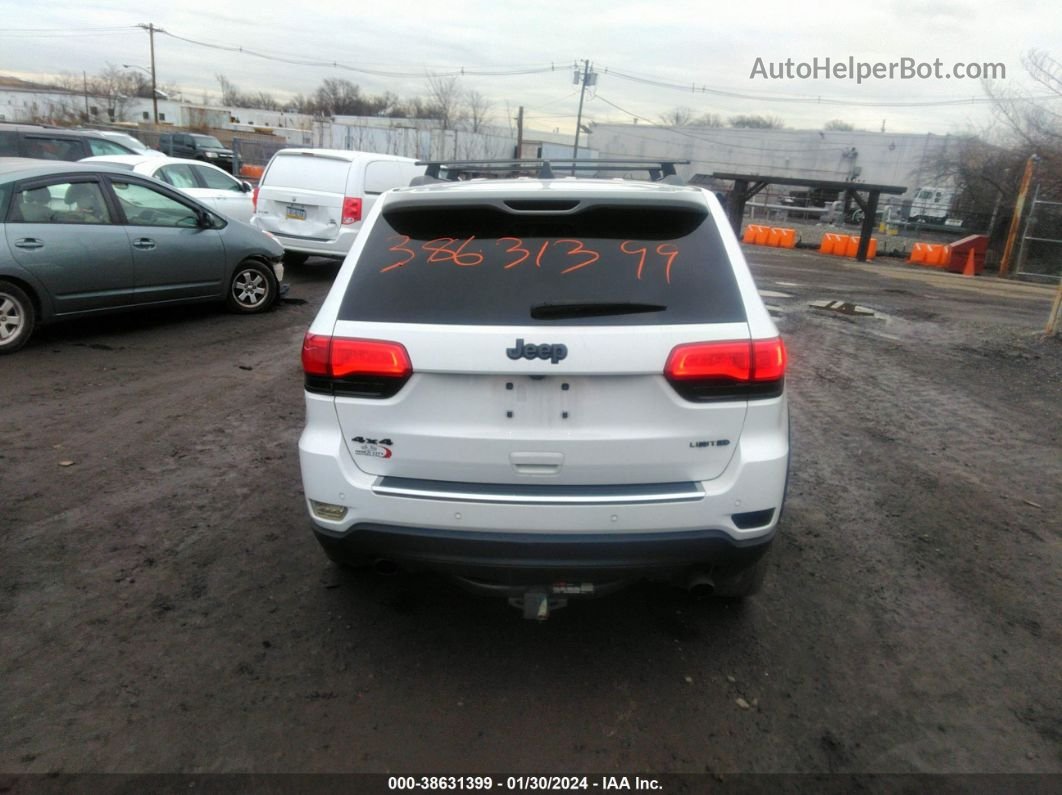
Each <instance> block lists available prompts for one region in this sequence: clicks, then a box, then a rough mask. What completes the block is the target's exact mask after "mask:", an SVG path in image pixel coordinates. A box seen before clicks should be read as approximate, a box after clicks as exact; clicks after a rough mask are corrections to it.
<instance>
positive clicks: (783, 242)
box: [778, 227, 796, 248]
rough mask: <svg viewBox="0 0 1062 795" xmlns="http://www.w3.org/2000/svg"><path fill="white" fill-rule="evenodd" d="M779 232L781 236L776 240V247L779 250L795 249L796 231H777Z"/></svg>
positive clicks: (784, 229) (783, 229)
mask: <svg viewBox="0 0 1062 795" xmlns="http://www.w3.org/2000/svg"><path fill="white" fill-rule="evenodd" d="M778 231H779V232H781V236H780V237H779V240H778V245H779V246H780V247H781V248H796V230H795V229H788V228H784V227H783V228H782V229H779V230H778Z"/></svg>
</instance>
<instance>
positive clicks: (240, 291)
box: [0, 159, 283, 353]
mask: <svg viewBox="0 0 1062 795" xmlns="http://www.w3.org/2000/svg"><path fill="white" fill-rule="evenodd" d="M282 255H283V248H281V246H280V244H279V243H277V242H276V241H275V240H274V239H272V238H271V237H269V236H268V235H263V234H262V233H261V232H259V231H258V230H256V229H253V228H252V227H251V226H249V225H247V224H244V223H241V222H239V221H233V220H231V219H228V218H226V217H224V216H222V215H220V214H218V213H216V212H214V211H213V210H211V209H210V208H208V207H207V206H205V205H203V204H201V203H199V202H197V201H196V200H195V199H193V198H191V197H190V196H187V195H185V194H183V193H180V192H179V191H176V190H174V189H173V188H170V187H168V186H167V185H164V184H162V183H160V182H157V181H155V180H153V179H149V178H147V177H142V176H140V175H138V174H133V173H131V172H129V171H120V170H118V169H114V168H109V167H106V166H103V165H100V164H85V163H50V162H46V161H40V160H25V159H0V353H11V352H13V351H16V350H18V349H19V348H21V347H22V346H23V345H24V344H25V343H26V341H27V340H28V339H29V337H30V335H31V334H32V333H33V329H34V328H35V327H36V326H37V325H38V324H42V323H50V322H52V321H54V320H59V319H62V318H72V317H77V316H82V315H89V314H100V313H103V312H112V311H118V310H124V309H135V308H139V307H144V306H152V305H158V304H166V305H171V304H177V303H188V302H198V301H218V302H224V303H225V304H226V305H227V306H228V308H229V309H230V310H232V311H233V312H238V313H245V314H247V313H254V312H262V311H264V310H266V309H268V308H269V307H270V306H271V305H272V304H273V303H274V301H275V300H276V299H277V297H278V295H279V294H280V293H281V291H282V286H281V284H280V282H281V279H282V278H283V267H282V265H281V264H280V259H281V257H282Z"/></svg>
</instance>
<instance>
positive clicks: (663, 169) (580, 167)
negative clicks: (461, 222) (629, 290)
mask: <svg viewBox="0 0 1062 795" xmlns="http://www.w3.org/2000/svg"><path fill="white" fill-rule="evenodd" d="M689 162H690V161H689V160H653V159H642V158H633V157H632V158H608V159H601V160H596V159H589V158H574V157H549V158H542V157H539V158H531V159H520V158H504V159H497V160H495V159H486V160H418V161H417V165H418V166H427V171H426V172H425V176H426V177H429V178H430V179H431V180H443V181H456V180H459V179H461V178H462V177H465V178H467V177H469V176H472V175H475V176H488V175H490V176H521V175H523V176H527V175H528V174H530V173H534V172H537V173H535V174H534V175H535V176H537V177H538V178H539V179H553V178H554V177H555V174H554V170H553V167H554V165H558V166H562V167H563V168H562V171H569V170H570V171H571V173H572V174H573V175H574V174H575V172H576V171H594V172H601V171H632V170H645V171H648V172H649V178H650V180H652V181H653V182H660V181H662V180H666V181H667V182H679V183H681V184H685V182H684V181H683V180H682V179H681V177H679V176H678V175H677V174H676V173H675V166H677V165H688V164H689ZM444 171H445V175H443V172H444ZM562 176H563V174H562ZM669 178H671V179H669Z"/></svg>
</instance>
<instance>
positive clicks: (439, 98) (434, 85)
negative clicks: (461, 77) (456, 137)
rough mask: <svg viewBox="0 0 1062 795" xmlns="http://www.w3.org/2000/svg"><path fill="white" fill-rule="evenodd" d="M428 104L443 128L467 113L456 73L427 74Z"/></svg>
mask: <svg viewBox="0 0 1062 795" xmlns="http://www.w3.org/2000/svg"><path fill="white" fill-rule="evenodd" d="M428 104H429V106H430V107H431V109H432V111H433V112H434V115H435V118H437V119H438V120H439V123H440V124H442V128H443V129H444V130H449V129H451V128H452V127H453V126H454V125H455V124H456V123H457V122H459V121H463V120H464V118H465V116H466V115H467V113H466V109H465V107H464V102H463V98H462V92H461V87H460V84H459V81H458V79H457V75H448V76H443V75H436V74H429V75H428Z"/></svg>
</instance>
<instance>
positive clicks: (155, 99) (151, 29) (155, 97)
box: [137, 22, 166, 127]
mask: <svg viewBox="0 0 1062 795" xmlns="http://www.w3.org/2000/svg"><path fill="white" fill-rule="evenodd" d="M137 27H138V28H143V29H144V30H146V31H147V32H148V37H149V38H150V39H151V107H152V110H154V112H155V126H156V127H157V126H158V124H159V92H158V88H157V87H156V84H155V31H156V30H157V31H158V32H159V33H165V32H166V31H164V30H163V29H162V28H156V27H155V25H154V23H151V22H149V23H148V24H146V25H144V24H140V25H137Z"/></svg>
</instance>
